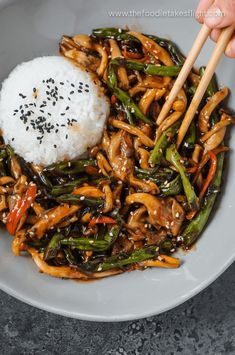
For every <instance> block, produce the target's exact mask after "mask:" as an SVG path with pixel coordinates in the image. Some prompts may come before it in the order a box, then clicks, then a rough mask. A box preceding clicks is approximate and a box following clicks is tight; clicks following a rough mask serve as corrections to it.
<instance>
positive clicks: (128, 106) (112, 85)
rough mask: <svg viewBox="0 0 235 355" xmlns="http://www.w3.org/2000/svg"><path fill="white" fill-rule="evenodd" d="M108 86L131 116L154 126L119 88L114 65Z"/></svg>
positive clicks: (110, 66)
mask: <svg viewBox="0 0 235 355" xmlns="http://www.w3.org/2000/svg"><path fill="white" fill-rule="evenodd" d="M107 85H108V86H109V88H110V90H111V91H112V92H113V93H114V94H115V96H116V97H117V98H118V100H120V101H121V102H122V104H123V105H124V108H125V110H128V111H129V113H130V114H133V115H134V116H135V117H136V118H137V119H139V120H140V121H143V122H145V123H148V124H150V125H153V121H151V120H150V119H149V118H148V117H146V116H145V115H144V114H143V113H142V111H141V110H140V109H139V107H138V106H136V104H135V103H134V101H133V100H132V99H131V97H130V96H129V95H128V94H127V93H126V92H125V91H123V90H121V89H119V87H118V86H117V77H116V73H115V71H114V68H113V66H112V65H109V71H108V81H107Z"/></svg>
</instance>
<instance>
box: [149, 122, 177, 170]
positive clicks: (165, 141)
mask: <svg viewBox="0 0 235 355" xmlns="http://www.w3.org/2000/svg"><path fill="white" fill-rule="evenodd" d="M178 128H179V122H176V123H175V124H174V125H173V126H171V127H170V128H168V129H167V130H166V131H164V132H163V133H162V135H161V136H160V138H159V139H158V140H157V142H156V144H155V147H154V148H153V150H152V152H151V155H150V158H149V163H150V165H151V166H155V165H159V164H160V163H161V160H162V159H163V157H164V153H165V151H166V148H167V147H168V145H169V144H170V142H169V136H170V135H171V136H172V137H174V135H175V134H176V132H177V130H178Z"/></svg>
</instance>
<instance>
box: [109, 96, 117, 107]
mask: <svg viewBox="0 0 235 355" xmlns="http://www.w3.org/2000/svg"><path fill="white" fill-rule="evenodd" d="M110 101H111V104H112V105H114V104H116V102H117V97H116V96H115V95H112V96H111V99H110Z"/></svg>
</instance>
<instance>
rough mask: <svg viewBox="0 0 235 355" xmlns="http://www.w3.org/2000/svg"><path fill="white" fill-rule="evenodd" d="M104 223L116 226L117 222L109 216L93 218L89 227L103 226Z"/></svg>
mask: <svg viewBox="0 0 235 355" xmlns="http://www.w3.org/2000/svg"><path fill="white" fill-rule="evenodd" d="M103 223H106V224H116V223H117V222H116V221H115V219H113V218H111V217H108V216H100V217H97V218H92V219H91V220H90V223H89V227H93V226H95V225H96V224H103Z"/></svg>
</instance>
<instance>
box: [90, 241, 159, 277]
mask: <svg viewBox="0 0 235 355" xmlns="http://www.w3.org/2000/svg"><path fill="white" fill-rule="evenodd" d="M157 250H158V249H156V246H152V247H146V248H142V249H138V250H134V251H133V252H132V253H130V254H118V255H114V256H111V257H109V258H106V259H105V261H104V262H101V263H99V264H98V265H97V266H96V267H95V271H106V270H110V269H114V268H122V267H123V266H128V265H131V264H136V263H140V262H142V261H145V260H148V259H153V258H156V257H157V256H158V255H159V252H158V251H157Z"/></svg>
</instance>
